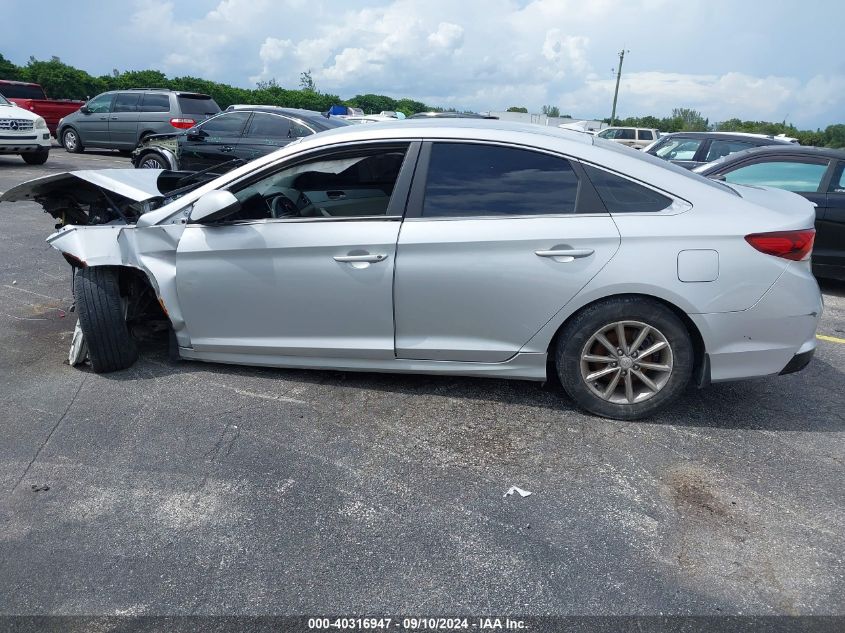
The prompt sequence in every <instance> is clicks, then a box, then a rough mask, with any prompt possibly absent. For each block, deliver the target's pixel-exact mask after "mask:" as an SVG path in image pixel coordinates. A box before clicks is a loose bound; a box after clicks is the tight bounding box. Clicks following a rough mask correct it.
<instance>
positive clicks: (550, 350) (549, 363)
mask: <svg viewBox="0 0 845 633" xmlns="http://www.w3.org/2000/svg"><path fill="white" fill-rule="evenodd" d="M619 298H631V299H645V300H648V301H654V302H657V303H660V304H662V305H663V306H664V307H666V308H668V309H669V310H671V311H672V312H673V313H674V314H675V316H677V317H678V318H679V319H680V321H681V323H683V324H684V327H685V328H686V330H687V333H688V334H689V336H690V340H691V341H692V347H693V357H694V363H693V369H692V377H693V378H692V379H693V381H695V383H696V384H697V385H698V386H699V387H704V386H706V385H708V384H709V383H710V363H709V361H708V358H707V348H706V346H705V344H704V337H703V336H702V334H701V331H700V330H699V329H698V326H696V324H695V323H694V322H693V320H692V319H690V318H689V315H688V314H687V313H686V312H685V311H684V310H683V309H682V308H680V307H679V306H678V305H676V304H675V303H673V302H672V301H669V300H668V299H665V298H663V297H659V296H657V295H653V294H647V293H641V292H621V293H615V294H610V295H606V296H603V297H599V298H596V299H593V300H592V301H589V302H587V303H584V304H583V305H581V306H579V307H578V309H576V310H574V311H573V312H572V313H571V314H569V315H568V316H567V317H566V318H565V319H564V320H563V322H561V323H560V325H558V326H557V328H556V329H555V330H554V334H553V335H552V337H551V339H549V343H548V345H547V346H546V359H547V360H546V375H547V377H548V378H549V379H552V378H555V377H556V376H557V372H556V371H555V369H554V362H555V361H554V358H555V349H556V347H557V342H558V339H559V338H560V334H561V332H563V330H564V329H565V328H566V326H567V325H568V324H569V323H570V322H571V321H572V320H573V319H574V318H575V317H577V316H578V315H579V314H581V313H582V312H584V310H586V309H588V308H590V307H592V306H594V305H596V304H598V303H602V302H604V301H608V300H610V299H619ZM555 379H556V378H555Z"/></svg>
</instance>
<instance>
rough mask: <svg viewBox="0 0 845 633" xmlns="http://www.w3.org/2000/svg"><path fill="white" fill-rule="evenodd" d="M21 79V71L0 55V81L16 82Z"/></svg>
mask: <svg viewBox="0 0 845 633" xmlns="http://www.w3.org/2000/svg"><path fill="white" fill-rule="evenodd" d="M20 78H21V69H20V68H18V67H17V66H16V65H15V64H13V63H12V62H10V61H9V60H8V59H6V58H5V57H3V54H2V53H0V79H7V80H11V81H17V80H19V79H20Z"/></svg>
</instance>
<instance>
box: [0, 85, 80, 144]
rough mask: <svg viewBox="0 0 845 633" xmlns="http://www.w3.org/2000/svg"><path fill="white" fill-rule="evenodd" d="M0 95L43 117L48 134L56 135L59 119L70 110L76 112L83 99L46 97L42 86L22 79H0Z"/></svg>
mask: <svg viewBox="0 0 845 633" xmlns="http://www.w3.org/2000/svg"><path fill="white" fill-rule="evenodd" d="M0 95H3V96H4V97H6V98H7V99H8V100H9V101H11V102H12V103H14V104H16V105H17V106H19V107H21V108H23V109H24V110H29V111H30V112H34V113H35V114H37V115H39V116H41V117H43V118H44V120H45V121H47V129H49V130H50V134H52V135H53V136H55V135H56V126H57V125H58V123H59V119H61V118H62V117H64V116H67V115H68V114H70V113H71V112H76V111H77V110H79V107H80V106H81V105H83V104H84V103H85V102H84V101H71V100H69V99H48V98H47V95H46V93H45V92H44V88H42V87H41V86H40V85H38V84H32V83H27V82H24V81H8V80H5V79H0Z"/></svg>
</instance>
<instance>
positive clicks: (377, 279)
mask: <svg viewBox="0 0 845 633" xmlns="http://www.w3.org/2000/svg"><path fill="white" fill-rule="evenodd" d="M412 149H413V151H412V150H411V149H409V144H408V143H404V144H401V145H396V144H392V145H390V146H386V145H378V144H377V145H368V146H367V147H366V148H365V149H357V150H349V149H344V150H336V151H334V152H329V153H326V152H322V153H320V154H319V155H312V156H311V157H309V158H305V159H303V158H300V159H298V160H297V159H289V160H288V161H286V163H285V164H283V165H281V166H274V167H271V168H268V169H266V170H265V171H264V172H263V173H262V174H260V175H258V176H257V177H255V178H250V179H246V180H242V181H240V182H238V183H236V184H235V185H233V186H232V187H231V188H230V190H231V191H232V192H233V193H234V194H235V196H236V197H237V198H238V199H239V200H240V201H241V209H240V210H239V211H238V212H237V214H236V215H234V216H232V217H230V218H228V219H226V220H224V221H222V222H221V223H219V224H215V225H199V224H197V225H188V227H187V228H186V229H185V232H184V233H183V235H182V238H181V240H180V242H179V247H178V249H177V263H176V284H177V292H178V295H179V301H180V304H181V307H182V311H183V315H184V319H185V322H186V328H187V332H188V336H189V337H190V340H191V346H192V347H193V348H194V349H195V350H196V351H198V352H208V353H221V354H232V355H238V354H246V355H256V354H258V355H264V356H268V357H269V356H276V357H288V358H292V357H323V358H343V357H346V358H360V359H384V358H393V271H394V265H395V260H396V241H397V237H398V235H399V228H400V226H401V219H402V210H403V208H404V203H405V199H406V197H407V188H408V184H407V183H408V182H409V181H410V173H411V172H412V171H413V166H414V162H415V160H416V146H413V148H412ZM400 172H401V173H402V174H407V175H403V176H401V177H400ZM363 191H366V192H367V197H366V200H365V199H364V197H363V196H362V195H356V193H360V192H363ZM330 193H331V194H333V195H329V194H330ZM332 197H334V198H335V199H334V200H332V202H333V204H328V203H326V201H328V200H330V198H332ZM343 200H347V201H348V203H347V204H346V205H344V204H343Z"/></svg>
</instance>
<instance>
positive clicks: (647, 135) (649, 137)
mask: <svg viewBox="0 0 845 633" xmlns="http://www.w3.org/2000/svg"><path fill="white" fill-rule="evenodd" d="M637 134H638V136H639V138H640V140H641V141H653V140H654V132H652V131H651V130H639V131H638V132H637Z"/></svg>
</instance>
